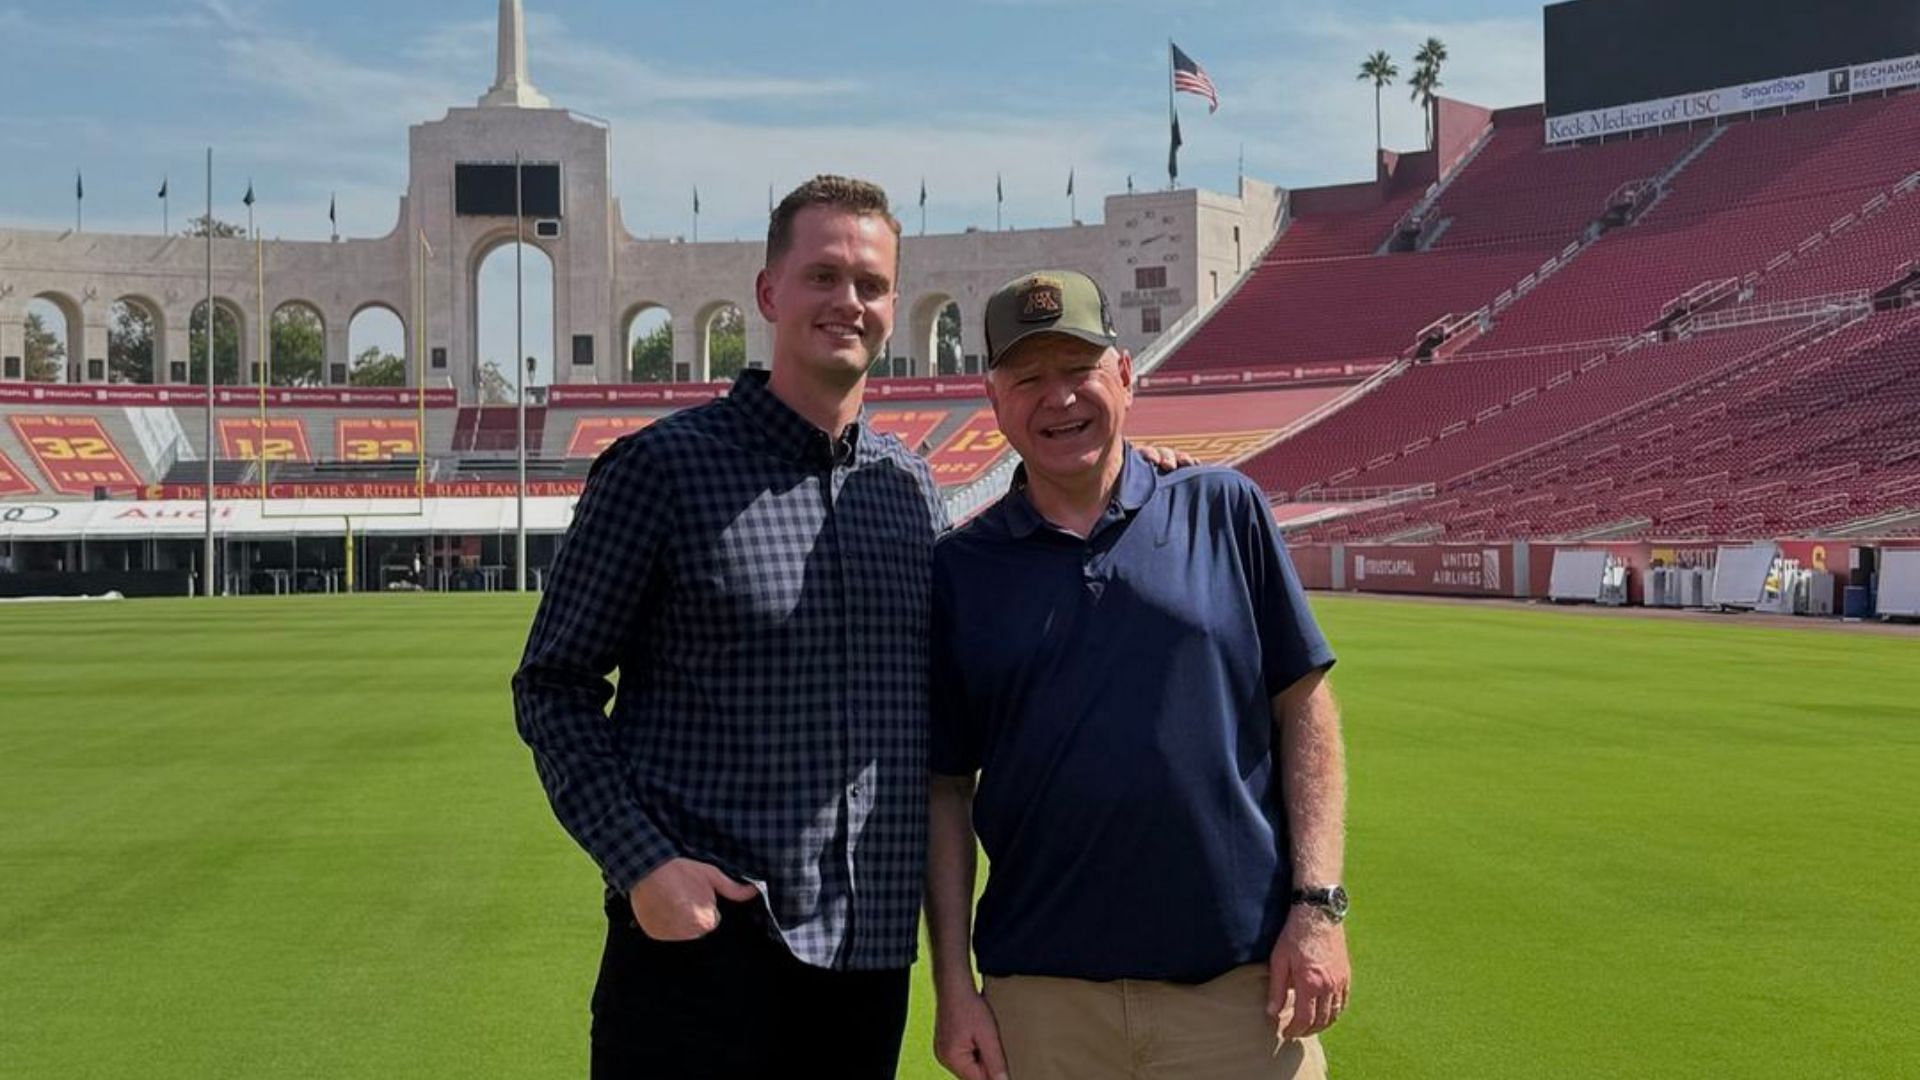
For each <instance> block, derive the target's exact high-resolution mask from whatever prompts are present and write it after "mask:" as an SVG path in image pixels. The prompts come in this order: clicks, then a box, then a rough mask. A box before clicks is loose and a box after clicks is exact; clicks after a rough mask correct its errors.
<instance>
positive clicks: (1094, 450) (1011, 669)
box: [927, 270, 1349, 1080]
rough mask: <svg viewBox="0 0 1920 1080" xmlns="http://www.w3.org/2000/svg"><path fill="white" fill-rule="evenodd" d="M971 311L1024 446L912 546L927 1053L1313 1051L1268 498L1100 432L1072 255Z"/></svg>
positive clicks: (1329, 762) (1304, 838)
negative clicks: (930, 607) (962, 510)
mask: <svg viewBox="0 0 1920 1080" xmlns="http://www.w3.org/2000/svg"><path fill="white" fill-rule="evenodd" d="M986 336H987V349H988V376H987V392H988V395H989V397H990V398H991V400H992V403H993V408H994V412H995V415H996V417H997V418H998V421H999V425H1000V430H1001V432H1002V433H1003V434H1005V435H1006V437H1007V440H1008V441H1009V442H1010V443H1011V444H1012V445H1013V447H1014V449H1015V450H1017V451H1018V452H1019V453H1020V455H1021V457H1022V458H1023V459H1024V465H1023V467H1022V468H1023V473H1024V475H1022V476H1020V477H1018V478H1017V479H1016V480H1015V485H1014V490H1012V491H1011V492H1009V493H1008V494H1007V496H1006V497H1005V498H1003V499H1002V500H1001V501H1000V502H999V503H997V504H996V505H994V506H993V507H992V508H990V509H989V510H987V511H986V512H985V513H983V514H982V515H980V517H978V518H976V519H975V520H974V521H973V522H972V523H970V524H968V525H967V526H965V527H964V528H962V529H960V530H959V531H957V532H955V533H951V534H949V535H947V536H946V537H945V538H944V539H943V540H942V541H941V542H940V543H939V544H938V545H937V547H936V549H935V555H934V616H933V625H934V631H933V694H934V697H933V703H934V704H933V739H932V748H931V756H930V761H931V764H932V769H933V772H934V774H935V775H934V777H933V779H932V783H931V798H932V803H931V829H930V851H929V865H928V896H927V912H928V922H929V929H930V931H931V934H932V940H933V962H934V979H935V988H936V991H937V993H938V1010H937V1015H936V1032H935V1052H936V1053H937V1054H938V1055H939V1057H940V1060H941V1061H942V1063H943V1064H945V1065H946V1066H947V1068H948V1069H949V1070H951V1071H952V1072H954V1073H955V1074H956V1075H958V1076H961V1077H965V1078H968V1080H993V1078H997V1077H1002V1076H1005V1075H1007V1073H1008V1072H1009V1070H1011V1074H1012V1076H1014V1077H1016V1078H1018V1080H1052V1078H1069V1077H1076V1078H1077V1077H1085V1078H1089V1080H1091V1078H1096V1077H1097V1078H1106V1077H1116V1076H1119V1077H1124V1076H1153V1077H1170V1078H1171V1077H1179V1078H1189V1077H1191V1078H1214V1077H1221V1078H1225V1077H1235V1078H1238V1077H1254V1076H1260V1077H1299V1078H1317V1077H1321V1076H1324V1074H1325V1058H1324V1057H1323V1055H1322V1053H1321V1050H1320V1047H1319V1044H1318V1041H1317V1040H1316V1039H1315V1038H1314V1035H1315V1033H1317V1032H1319V1031H1320V1030H1322V1029H1324V1028H1325V1027H1326V1026H1327V1025H1329V1024H1331V1023H1332V1022H1333V1021H1334V1019H1335V1018H1336V1017H1337V1016H1338V1015H1339V1014H1340V1012H1341V1010H1343V1009H1344V1008H1345V1007H1346V996H1347V989H1348V983H1349V968H1348V960H1347V948H1346V939H1345V935H1344V931H1343V929H1342V927H1341V925H1340V920H1341V919H1342V918H1343V917H1344V916H1345V913H1346V894H1345V891H1344V890H1343V889H1341V888H1340V886H1339V880H1340V872H1341V855H1342V830H1343V815H1344V803H1345V776H1344V764H1343V761H1342V750H1341V744H1340V733H1339V720H1338V715H1337V712H1336V710H1335V707H1334V704H1333V699H1332V694H1331V691H1330V690H1329V689H1328V687H1327V685H1326V682H1325V679H1324V674H1325V672H1326V670H1327V669H1328V668H1329V667H1331V666H1332V664H1333V653H1332V651H1331V650H1330V649H1329V648H1328V646H1327V643H1326V640H1325V639H1324V638H1323V637H1322V636H1321V633H1320V631H1319V629H1318V627H1317V626H1316V625H1315V623H1314V620H1313V616H1312V614H1311V613H1310V612H1309V611H1308V609H1307V604H1306V599H1305V596H1304V594H1303V593H1302V591H1301V588H1300V583H1299V580H1298V578H1297V577H1296V576H1295V574H1294V571H1293V567H1292V564H1291V562H1290V561H1289V560H1288V558H1287V554H1286V550H1285V547H1284V545H1283V544H1282V542H1281V540H1280V538H1279V536H1278V535H1277V533H1276V531H1275V528H1274V525H1273V520H1272V518H1271V516H1270V515H1269V512H1268V509H1267V505H1266V500H1265V498H1264V497H1263V496H1262V495H1261V493H1260V491H1259V490H1258V489H1257V488H1256V487H1255V486H1254V485H1253V484H1252V483H1251V482H1250V481H1248V480H1247V479H1246V478H1245V477H1243V476H1241V475H1240V474H1239V473H1236V472H1233V471H1231V470H1228V469H1190V470H1185V471H1182V472H1178V473H1174V474H1171V475H1168V476H1159V475H1157V474H1156V473H1155V471H1154V470H1153V469H1152V468H1150V467H1148V466H1147V464H1146V463H1145V461H1144V460H1143V459H1142V458H1141V457H1140V455H1139V454H1138V453H1137V452H1136V451H1134V450H1133V449H1132V448H1131V447H1130V446H1129V445H1128V444H1127V443H1126V442H1125V440H1124V439H1123V437H1122V429H1123V425H1124V422H1125V419H1126V414H1127V408H1128V406H1129V404H1130V402H1131V399H1132V388H1133V361H1132V358H1131V357H1130V356H1129V355H1128V354H1127V353H1126V352H1124V351H1122V350H1119V349H1117V348H1116V347H1115V333H1114V330H1113V326H1112V322H1111V320H1110V318H1109V316H1108V313H1107V307H1106V301H1105V298H1104V297H1102V296H1101V294H1100V291H1099V288H1098V286H1097V285H1095V284H1094V282H1093V281H1092V280H1090V279H1089V278H1087V277H1085V276H1084V275H1081V274H1078V273H1074V272H1070V271H1057V270H1049V271H1041V272H1039V273H1036V274H1031V275H1028V276H1026V277H1023V278H1020V279H1018V280H1016V281H1014V282H1012V283H1010V284H1008V285H1007V286H1005V287H1003V288H1002V289H1001V290H1000V291H999V292H997V293H995V294H994V296H993V297H992V299H991V300H989V301H988V304H987V309H986ZM976 774H977V776H978V782H977V787H976V780H975V777H976ZM976 831H977V834H978V837H979V839H980V842H981V843H982V845H983V846H984V847H985V848H986V852H987V856H988V861H989V863H990V866H991V871H990V875H989V877H988V880H987V888H986V893H985V895H984V896H983V897H982V899H981V901H980V907H979V912H978V922H977V927H974V926H972V925H970V923H971V922H972V919H971V915H972V907H973V904H972V899H973V876H974V838H975V834H976ZM970 934H971V935H972V942H971V944H972V952H973V954H974V955H976V956H977V957H978V960H979V966H980V970H981V972H982V973H983V974H984V975H985V977H986V984H985V991H984V995H983V994H982V993H981V992H980V991H979V990H977V989H976V987H975V983H974V972H973V968H972V964H971V963H970V957H969V936H970Z"/></svg>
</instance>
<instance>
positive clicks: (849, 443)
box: [727, 368, 868, 465]
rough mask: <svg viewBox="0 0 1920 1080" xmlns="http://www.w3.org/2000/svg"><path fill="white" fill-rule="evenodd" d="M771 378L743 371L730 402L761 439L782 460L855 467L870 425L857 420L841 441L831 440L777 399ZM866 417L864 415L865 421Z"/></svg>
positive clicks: (767, 374) (763, 373) (751, 370)
mask: <svg viewBox="0 0 1920 1080" xmlns="http://www.w3.org/2000/svg"><path fill="white" fill-rule="evenodd" d="M771 377H772V373H771V372H768V371H765V370H761V369H759V368H748V369H747V370H745V371H742V372H741V373H740V374H739V375H738V376H737V377H736V378H735V379H734V380H733V388H732V389H731V390H729V391H728V392H727V400H728V401H730V402H732V403H733V405H734V406H735V407H736V408H738V409H739V410H740V411H741V412H742V413H743V414H745V416H746V417H747V419H748V421H749V422H750V423H751V424H752V425H753V427H754V430H755V431H756V432H757V433H758V434H759V435H760V437H761V439H762V440H763V441H764V442H765V443H766V444H767V445H768V446H770V447H772V448H773V449H774V451H776V452H777V453H779V454H780V455H781V456H782V457H787V458H791V459H793V460H796V461H815V462H820V463H827V462H833V463H837V464H848V465H850V464H852V463H853V461H854V459H855V456H856V455H857V453H858V451H859V449H860V448H861V446H862V445H864V444H865V442H866V441H867V439H868V435H867V433H866V425H865V424H864V423H862V422H860V421H855V422H854V423H851V424H848V425H847V427H846V430H844V431H842V432H841V433H840V436H839V438H838V439H830V438H828V437H827V433H826V432H824V431H821V430H820V429H819V428H817V427H814V426H813V424H812V422H811V421H809V420H807V418H806V417H804V416H801V415H800V414H799V413H797V412H794V411H793V410H792V409H791V408H789V407H788V406H787V403H786V402H784V401H781V400H780V399H779V398H778V397H775V396H774V393H773V391H772V390H771V389H769V388H768V385H767V383H768V380H769V379H770V378H771ZM865 415H866V414H865V413H864V412H862V413H861V417H862V419H864V418H865Z"/></svg>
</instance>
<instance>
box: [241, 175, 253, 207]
mask: <svg viewBox="0 0 1920 1080" xmlns="http://www.w3.org/2000/svg"><path fill="white" fill-rule="evenodd" d="M240 201H241V202H243V203H246V204H247V205H248V206H252V205H253V181H251V180H249V181H247V193H246V195H245V196H243V197H242V198H241V199H240Z"/></svg>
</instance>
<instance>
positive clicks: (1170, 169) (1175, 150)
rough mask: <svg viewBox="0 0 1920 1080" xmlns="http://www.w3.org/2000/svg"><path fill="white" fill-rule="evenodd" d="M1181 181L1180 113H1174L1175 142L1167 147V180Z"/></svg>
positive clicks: (1172, 182)
mask: <svg viewBox="0 0 1920 1080" xmlns="http://www.w3.org/2000/svg"><path fill="white" fill-rule="evenodd" d="M1179 181H1180V114H1179V113H1177V112H1176V113H1174V114H1173V142H1172V145H1170V146H1168V147H1167V182H1168V183H1169V184H1175V183H1178V182H1179Z"/></svg>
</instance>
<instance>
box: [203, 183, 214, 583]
mask: <svg viewBox="0 0 1920 1080" xmlns="http://www.w3.org/2000/svg"><path fill="white" fill-rule="evenodd" d="M203 224H205V225H206V227H207V315H206V321H205V322H204V323H203V324H202V331H201V332H202V333H203V334H204V335H205V336H206V342H207V350H206V352H207V442H206V447H207V485H206V490H205V491H204V492H202V495H203V496H204V497H205V503H204V505H203V506H202V508H201V509H202V514H203V516H204V517H205V518H206V522H205V525H206V527H205V530H204V535H203V536H202V538H201V547H200V569H201V575H200V595H202V596H205V597H208V598H211V597H212V596H213V147H211V146H209V147H207V218H206V221H205V222H204V223H203Z"/></svg>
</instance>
